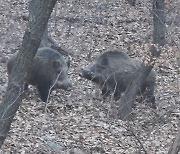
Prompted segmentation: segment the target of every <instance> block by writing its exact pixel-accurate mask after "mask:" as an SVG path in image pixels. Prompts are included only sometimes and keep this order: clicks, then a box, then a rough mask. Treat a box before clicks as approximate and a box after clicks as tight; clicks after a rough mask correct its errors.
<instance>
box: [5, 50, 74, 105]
mask: <svg viewBox="0 0 180 154" xmlns="http://www.w3.org/2000/svg"><path fill="white" fill-rule="evenodd" d="M16 59H17V52H16V53H15V54H14V55H13V56H12V57H11V58H10V60H9V61H8V64H7V69H8V75H10V74H11V71H12V68H13V66H14V63H15V61H16ZM69 65H70V63H69V60H66V59H65V58H64V57H63V55H61V54H60V53H59V52H57V51H56V50H53V49H51V48H49V47H43V48H39V49H38V51H37V53H36V55H35V57H34V60H33V63H32V65H31V67H30V68H29V69H28V72H27V78H26V86H27V85H29V84H30V85H33V86H36V87H37V89H38V92H39V95H40V98H41V100H42V101H44V102H46V101H47V98H48V94H49V91H50V88H51V87H52V85H53V84H54V83H55V81H57V82H56V85H55V88H61V89H64V90H70V89H71V85H72V84H71V82H70V80H69V78H68V74H67V73H68V68H69Z"/></svg>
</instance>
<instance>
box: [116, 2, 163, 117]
mask: <svg viewBox="0 0 180 154" xmlns="http://www.w3.org/2000/svg"><path fill="white" fill-rule="evenodd" d="M164 8H165V3H164V0H154V1H153V24H154V31H153V43H154V44H158V45H160V46H163V45H164V44H165V15H164ZM150 52H151V55H152V57H151V61H150V63H154V61H153V57H159V56H160V50H157V48H156V47H155V46H154V45H152V46H151V49H150ZM152 68H153V65H148V66H145V65H141V67H140V69H139V72H138V73H137V78H136V79H135V80H133V81H132V82H131V83H130V84H129V86H128V88H127V89H126V91H125V94H124V96H122V98H121V99H120V101H119V109H118V116H119V117H120V119H122V120H129V119H130V118H131V115H132V114H131V113H132V106H133V102H134V100H135V98H136V94H137V91H138V89H139V87H140V86H141V85H142V82H143V81H144V80H146V78H147V76H148V75H149V73H150V71H151V69H152Z"/></svg>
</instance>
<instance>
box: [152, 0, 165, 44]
mask: <svg viewBox="0 0 180 154" xmlns="http://www.w3.org/2000/svg"><path fill="white" fill-rule="evenodd" d="M164 9H165V3H164V0H153V24H154V31H153V44H159V45H160V46H163V45H165V28H166V27H165V14H164Z"/></svg>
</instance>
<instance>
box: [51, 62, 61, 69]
mask: <svg viewBox="0 0 180 154" xmlns="http://www.w3.org/2000/svg"><path fill="white" fill-rule="evenodd" d="M60 65H61V64H60V61H58V60H55V61H53V68H55V69H56V68H58V67H60Z"/></svg>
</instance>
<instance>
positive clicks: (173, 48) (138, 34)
mask: <svg viewBox="0 0 180 154" xmlns="http://www.w3.org/2000/svg"><path fill="white" fill-rule="evenodd" d="M151 8H152V2H151V1H145V0H144V1H143V0H138V1H137V4H136V6H135V7H132V6H130V5H129V4H128V3H127V2H126V1H125V0H124V1H118V0H111V1H108V0H79V1H78V0H67V1H65V0H62V1H59V2H58V3H57V5H56V7H55V9H54V11H53V13H52V16H51V19H50V21H49V32H50V35H51V37H52V38H53V39H54V40H55V41H56V42H57V43H58V44H59V45H60V46H62V47H63V48H65V49H66V50H67V51H68V52H70V53H71V67H70V71H69V76H70V78H71V80H72V82H73V90H72V91H71V92H65V91H63V90H55V91H53V92H52V94H51V98H50V104H49V105H48V113H44V111H43V109H44V104H43V102H41V101H40V99H39V98H38V95H37V92H36V89H34V88H33V87H32V88H31V90H30V92H29V93H28V94H27V96H26V98H25V99H23V104H22V105H21V107H20V109H19V111H18V112H17V114H16V116H15V118H14V121H13V123H12V126H11V130H10V133H9V135H8V137H7V139H6V140H5V143H4V145H3V148H2V149H1V150H0V152H1V153H10V152H11V153H22V154H23V153H59V152H58V151H62V153H70V151H72V149H74V148H76V149H79V154H80V152H83V153H93V154H94V153H107V154H113V153H115V154H116V153H117V154H119V153H128V154H131V153H145V152H146V153H148V154H152V153H158V154H161V153H167V151H168V149H169V148H170V146H171V144H172V140H173V139H174V138H175V136H176V134H177V130H178V122H179V116H180V104H179V102H180V96H179V95H180V89H179V86H180V75H179V74H180V68H179V67H180V50H179V44H180V28H179V27H180V15H179V14H180V12H179V11H180V2H179V1H178V0H174V1H171V0H167V1H166V10H165V11H166V40H167V44H166V46H165V47H164V50H163V52H162V53H161V56H160V58H159V59H158V60H157V62H156V64H155V68H154V69H155V71H156V72H157V86H156V92H155V96H156V103H157V107H158V108H157V109H156V110H153V109H151V108H149V106H148V105H147V103H146V102H144V103H136V104H135V105H136V106H135V108H134V110H133V120H132V121H129V122H123V121H121V120H119V119H116V118H114V117H112V116H111V114H112V112H113V111H114V110H113V107H112V106H113V103H114V102H113V101H112V100H111V98H108V99H107V100H105V101H102V100H101V96H100V92H99V88H98V87H96V86H95V85H94V84H93V83H91V82H89V81H87V80H85V79H82V78H80V77H79V75H78V74H79V71H80V69H81V68H82V67H85V66H86V65H88V64H89V63H90V62H91V61H92V60H93V59H94V58H95V57H97V55H99V54H101V53H103V52H105V51H108V50H113V49H119V50H123V51H125V52H127V53H128V54H129V55H130V56H131V57H138V58H139V59H141V60H142V61H143V59H144V57H145V55H146V54H147V53H148V52H149V47H150V43H151V42H152V33H153V32H152V31H153V21H152V12H151ZM27 16H28V1H27V0H14V1H11V0H5V1H3V2H1V7H0V51H1V52H0V98H1V99H2V98H3V96H4V91H5V88H6V85H7V70H6V64H7V61H8V59H9V58H10V56H11V55H12V54H13V53H14V52H15V51H16V50H18V49H19V46H20V45H21V42H22V37H23V34H24V31H25V28H26V25H27V21H26V17H27ZM97 98H98V99H97ZM140 149H141V150H140Z"/></svg>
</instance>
